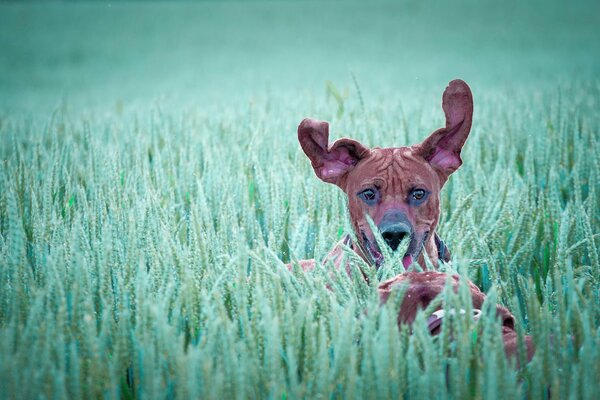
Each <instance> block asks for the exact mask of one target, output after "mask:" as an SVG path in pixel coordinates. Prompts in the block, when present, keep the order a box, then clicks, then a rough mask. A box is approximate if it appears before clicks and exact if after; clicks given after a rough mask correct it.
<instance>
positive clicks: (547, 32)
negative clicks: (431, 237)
mask: <svg viewBox="0 0 600 400" xmlns="http://www.w3.org/2000/svg"><path fill="white" fill-rule="evenodd" d="M598 27H600V6H599V5H598V4H597V2H583V1H575V2H572V3H570V4H569V5H568V6H567V5H561V4H560V3H552V2H538V1H532V2H517V1H512V0H509V1H507V2H483V1H469V0H463V1H457V2H452V3H450V2H440V1H431V2H429V1H427V2H417V1H401V2H375V3H373V4H370V5H367V4H364V3H362V2H356V3H344V4H342V3H338V2H335V1H331V2H322V3H318V2H275V1H273V2H268V1H267V2H263V1H248V2H240V3H238V2H229V1H227V2H200V3H182V4H176V3H168V4H163V3H154V2H153V3H148V4H146V3H128V4H109V3H100V2H98V3H81V4H80V3H73V4H70V3H57V4H52V3H32V4H12V3H3V4H0V398H23V399H33V398H36V399H37V398H126V399H128V398H160V399H165V398H169V399H170V398H183V399H185V398H240V399H242V398H273V399H295V398H431V399H438V398H460V399H463V398H486V399H488V398H489V399H491V398H549V397H550V396H551V397H552V398H573V399H575V398H585V399H592V398H597V393H598V392H599V391H600V383H599V382H600V250H599V249H600V56H599V54H600V41H598V40H597V38H598V37H600V28H598ZM454 78H461V79H463V80H465V81H466V82H468V83H469V85H470V86H471V89H472V91H473V94H474V103H475V114H474V122H473V130H472V132H471V136H470V138H469V140H468V142H467V143H466V145H465V148H464V149H463V153H462V157H463V160H464V164H463V166H462V167H461V169H460V170H458V171H457V172H456V173H455V174H453V175H452V177H451V178H450V180H449V182H448V183H447V184H446V186H445V188H444V190H443V191H442V195H441V202H442V216H441V220H440V227H439V232H440V236H441V237H442V238H443V239H444V240H445V241H446V243H447V244H448V246H449V247H450V249H451V251H452V254H453V258H454V259H453V262H452V263H451V264H447V265H444V266H442V269H444V270H447V271H451V272H457V273H459V274H460V275H461V276H463V277H465V278H469V279H471V280H472V281H473V282H474V283H475V284H476V285H478V286H479V287H480V288H481V289H482V290H484V291H485V292H486V293H488V296H489V297H488V298H489V304H487V306H488V307H490V308H486V309H485V310H488V311H489V310H490V309H491V307H492V306H493V304H494V303H495V302H498V303H500V304H503V305H505V306H507V307H508V308H509V309H510V310H511V311H512V312H513V313H514V314H515V316H516V319H517V324H516V325H517V330H518V332H519V334H520V335H524V334H528V335H531V336H532V337H533V340H534V341H535V343H536V349H537V351H536V354H535V356H534V358H533V360H532V361H531V362H530V363H526V362H525V360H524V359H523V354H521V355H520V357H519V359H518V360H507V359H506V358H505V357H504V353H503V348H502V341H501V334H500V324H499V322H498V321H496V320H495V319H494V318H493V314H491V313H489V312H488V313H486V312H485V310H484V316H483V318H482V319H481V320H479V321H478V322H473V321H471V320H470V319H468V318H464V317H463V318H456V319H454V320H451V321H449V322H448V323H447V324H446V325H444V331H443V332H442V334H441V335H440V336H437V337H431V336H430V335H429V334H428V333H427V329H426V323H425V319H426V314H424V313H423V314H420V316H419V318H418V319H417V321H416V323H415V324H414V326H413V327H412V332H410V331H409V329H408V328H407V327H402V328H401V329H398V326H397V324H396V313H397V309H398V302H399V301H400V295H401V293H400V294H399V295H398V296H396V298H395V299H394V301H390V302H388V303H387V304H386V305H384V306H381V305H380V304H379V299H378V296H377V291H376V288H377V283H378V282H379V281H381V280H383V279H386V278H388V277H391V276H394V275H396V274H398V273H401V272H402V270H403V269H402V266H401V265H400V264H393V263H389V264H388V268H385V269H382V270H380V271H373V270H371V271H370V272H369V274H370V278H371V279H370V283H369V284H367V283H366V282H365V281H364V280H362V279H359V278H358V277H356V274H355V277H354V278H349V277H348V276H347V275H345V274H344V273H340V272H335V271H333V270H332V269H331V267H330V266H329V268H328V267H326V266H325V267H322V268H318V269H317V270H316V271H314V272H313V273H311V274H304V273H302V272H300V271H297V270H296V271H293V272H289V271H288V270H287V269H286V268H285V266H284V264H285V263H287V262H290V261H294V260H299V259H304V258H322V257H323V256H324V255H326V254H327V252H328V251H329V250H330V249H331V247H332V246H333V245H334V244H335V242H337V241H338V240H339V238H340V237H341V236H342V235H343V234H344V233H347V232H349V231H350V224H349V220H348V215H347V212H346V208H345V199H344V197H343V194H342V193H341V191H339V189H337V188H336V187H334V186H333V185H326V184H324V183H323V182H321V181H319V180H318V179H317V178H316V177H315V176H314V173H313V171H312V169H311V167H310V163H309V161H308V159H307V158H306V157H305V156H304V154H303V153H302V151H301V150H300V146H299V145H298V143H297V139H296V127H297V125H298V123H299V122H300V121H301V120H302V118H304V117H307V116H311V117H314V118H319V119H323V120H328V121H330V123H331V134H332V136H333V138H339V137H341V136H349V137H353V138H355V139H357V140H360V141H361V142H362V143H365V144H366V145H369V146H382V147H383V146H403V145H410V144H413V143H417V142H419V141H421V140H423V139H424V138H425V137H426V136H427V135H428V134H429V133H430V132H432V131H433V130H434V129H437V128H438V127H441V126H442V124H443V122H444V119H443V113H442V110H441V107H440V103H441V94H442V92H443V90H444V88H445V87H446V85H447V83H448V82H449V81H450V80H452V79H454ZM359 264H360V262H359V261H357V260H355V261H353V264H352V265H353V266H354V267H355V268H358V267H359ZM363 267H364V266H363ZM332 271H333V272H332ZM327 285H329V286H330V287H331V288H332V290H328V289H327V288H326V286H327ZM466 303H467V302H466V299H465V291H464V290H461V291H459V293H457V294H455V293H453V292H452V291H448V292H447V293H446V297H445V304H446V307H448V308H451V307H456V308H459V307H460V308H463V307H467V306H466V305H465V304H466ZM521 353H522V352H521ZM517 361H519V363H518V364H519V365H516V364H517Z"/></svg>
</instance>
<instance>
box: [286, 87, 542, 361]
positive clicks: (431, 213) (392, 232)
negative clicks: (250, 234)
mask: <svg viewBox="0 0 600 400" xmlns="http://www.w3.org/2000/svg"><path fill="white" fill-rule="evenodd" d="M442 108H443V110H444V113H445V115H446V126H445V127H444V128H440V129H438V130H436V131H435V132H433V133H432V134H431V135H429V137H428V138H427V139H425V141H423V142H422V143H420V144H417V145H413V146H410V147H392V148H378V147H374V148H371V149H369V148H368V147H366V146H364V145H362V144H361V143H359V142H357V141H355V140H352V139H346V138H343V139H339V140H337V141H335V142H334V143H333V144H331V145H329V124H328V123H327V122H321V121H316V120H313V119H305V120H303V121H302V122H301V123H300V126H299V127H298V140H299V141H300V145H301V146H302V149H303V150H304V152H305V153H306V155H307V156H308V158H309V159H310V161H311V164H312V167H313V169H314V171H315V174H316V175H317V177H319V178H320V179H321V180H323V181H325V182H328V183H333V184H335V185H337V186H338V187H339V188H340V189H342V190H343V191H344V192H345V193H346V195H347V196H348V210H349V211H350V218H351V221H352V226H353V229H354V233H355V235H356V238H357V241H356V242H352V241H351V240H350V237H349V236H347V237H346V238H345V239H344V240H342V242H341V243H340V244H338V245H337V246H336V247H335V248H334V249H333V251H332V252H331V253H330V254H329V256H328V257H327V258H326V260H325V261H329V260H331V261H333V263H334V264H335V265H336V266H337V267H340V266H341V260H342V258H343V257H342V256H343V251H342V246H343V245H344V246H349V247H350V248H352V250H353V251H354V252H356V253H357V254H358V255H359V256H360V257H362V258H363V259H364V260H365V261H366V262H367V263H368V264H370V265H373V266H374V267H375V268H379V267H380V266H381V263H382V262H383V257H382V253H381V249H380V248H379V247H378V245H377V242H376V240H375V236H374V234H373V232H372V230H371V228H370V225H369V223H368V221H367V216H369V217H370V219H371V220H372V221H373V223H374V224H375V226H376V227H377V229H378V230H379V232H380V233H381V236H382V238H383V239H384V240H385V243H386V244H387V245H388V246H389V247H390V249H391V250H392V251H396V249H397V248H398V247H399V245H400V243H401V242H402V241H404V240H408V241H409V244H408V248H407V251H406V253H405V254H404V255H403V257H402V264H403V265H404V267H405V268H408V267H409V266H410V265H411V264H412V263H413V262H418V263H419V264H420V266H421V268H423V269H426V264H425V258H424V255H423V251H425V253H427V256H428V257H429V259H430V260H431V262H432V263H433V265H438V260H440V259H442V260H444V261H449V260H450V254H449V252H448V251H447V249H446V247H445V246H444V244H443V242H442V241H441V240H439V238H438V236H437V235H436V233H435V229H436V227H437V224H438V220H439V215H440V198H439V193H440V190H441V189H442V187H443V186H444V183H445V182H446V180H447V179H448V177H449V176H450V174H451V173H452V172H454V171H455V170H456V169H457V168H458V167H460V166H461V164H462V160H461V158H460V152H461V149H462V147H463V145H464V143H465V141H466V140H467V137H468V135H469V132H470V130H471V121H472V116H473V97H472V95H471V90H470V89H469V86H467V84H466V83H465V82H463V81H461V80H454V81H452V82H450V84H449V85H448V87H447V88H446V90H445V91H444V94H443V97H442ZM314 265H315V261H314V260H302V261H300V266H301V267H302V268H303V269H304V270H310V269H312V268H313V267H314ZM346 267H347V268H348V266H346ZM446 278H447V277H446V274H442V273H438V272H423V273H416V272H409V273H405V274H401V275H398V276H397V277H395V278H393V279H391V280H388V281H387V282H384V283H382V284H381V285H380V287H379V292H380V296H381V299H382V301H383V302H385V301H386V300H387V298H388V296H389V293H390V291H391V290H392V288H393V287H394V286H396V285H399V284H407V285H408V290H407V295H406V297H405V299H404V302H403V304H402V307H401V310H400V312H399V316H398V322H399V323H411V322H412V321H413V320H414V317H415V314H416V312H417V309H419V308H425V307H426V306H427V305H428V304H429V303H430V302H431V301H432V300H433V299H434V298H435V297H436V296H437V295H438V294H439V293H440V292H441V291H442V289H443V288H444V285H445V282H446ZM470 289H471V294H472V298H473V306H474V309H476V310H478V309H479V308H480V307H481V304H482V303H483V299H484V298H485V295H484V294H483V293H482V292H481V291H480V290H479V289H478V288H477V287H476V286H475V285H473V284H471V286H470ZM440 308H441V306H440ZM497 313H498V314H499V315H500V316H501V317H502V321H503V327H504V330H505V331H504V342H505V350H506V353H507V354H509V355H513V354H515V353H516V350H517V342H516V337H517V336H516V333H515V331H514V318H513V316H512V315H511V314H510V312H509V311H508V310H507V309H505V308H503V307H498V309H497ZM441 319H442V316H441V314H440V313H437V314H436V313H434V315H432V316H431V317H430V330H431V332H432V333H433V334H435V333H436V332H437V331H438V330H439V324H440V323H441ZM526 344H527V349H528V356H529V357H531V355H532V354H533V353H532V352H533V347H532V345H531V341H530V340H529V338H527V339H526Z"/></svg>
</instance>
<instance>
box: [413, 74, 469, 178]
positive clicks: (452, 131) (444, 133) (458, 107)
mask: <svg viewBox="0 0 600 400" xmlns="http://www.w3.org/2000/svg"><path fill="white" fill-rule="evenodd" d="M442 108H443V109H444V113H445V114H446V127H445V128H441V129H438V130H437V131H435V132H433V133H432V134H431V135H430V136H429V137H428V138H427V139H425V141H424V142H423V143H421V144H419V145H417V146H415V151H416V153H417V154H418V155H420V156H422V157H423V158H425V160H427V161H428V162H429V164H430V165H431V166H432V167H434V168H435V169H436V170H438V171H439V172H440V173H441V174H442V176H443V177H444V178H447V177H448V176H449V175H450V174H451V173H452V172H454V171H456V170H457V169H458V167H460V166H461V165H462V159H461V158H460V151H461V149H462V147H463V145H464V144H465V141H466V140H467V137H468V136H469V132H470V131H471V121H472V118H473V96H472V94H471V89H469V86H468V85H467V84H466V83H465V82H464V81H462V80H460V79H456V80H454V81H452V82H450V83H449V84H448V87H447V88H446V90H445V91H444V95H443V96H442Z"/></svg>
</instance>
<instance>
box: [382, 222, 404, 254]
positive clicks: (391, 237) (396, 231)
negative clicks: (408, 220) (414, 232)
mask: <svg viewBox="0 0 600 400" xmlns="http://www.w3.org/2000/svg"><path fill="white" fill-rule="evenodd" d="M409 235H410V229H409V228H408V227H407V226H406V225H404V224H398V225H394V226H390V227H388V228H386V229H385V230H384V231H382V232H381V236H382V237H383V239H384V240H385V242H386V243H387V245H388V246H390V248H391V249H392V250H393V251H396V249H397V248H398V246H400V243H401V242H402V240H403V239H404V238H405V237H407V236H409Z"/></svg>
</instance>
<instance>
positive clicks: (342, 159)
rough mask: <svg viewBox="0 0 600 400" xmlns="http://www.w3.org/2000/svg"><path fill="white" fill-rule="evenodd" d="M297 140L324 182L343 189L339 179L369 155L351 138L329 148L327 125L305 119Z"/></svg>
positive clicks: (323, 122)
mask: <svg viewBox="0 0 600 400" xmlns="http://www.w3.org/2000/svg"><path fill="white" fill-rule="evenodd" d="M298 141H299V142H300V146H301V147H302V150H304V153H305V154H306V155H307V156H308V158H309V159H310V163H311V164H312V167H313V169H314V170H315V174H316V175H317V176H318V177H319V178H320V179H321V180H323V181H325V182H329V183H334V184H336V185H338V186H340V187H341V186H342V184H343V180H342V178H343V177H344V176H345V175H346V174H347V173H348V172H350V171H351V170H352V169H353V168H354V166H355V165H356V164H357V163H358V162H359V161H360V160H361V159H363V158H365V157H366V156H368V155H369V153H370V151H369V149H368V148H366V147H365V146H363V145H362V144H360V143H359V142H357V141H356V140H352V139H345V138H344V139H339V140H336V141H335V143H333V145H331V146H329V124H328V123H327V122H325V121H317V120H314V119H310V118H306V119H304V120H302V122H301V123H300V125H299V126H298Z"/></svg>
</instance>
